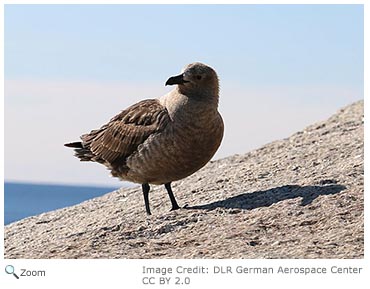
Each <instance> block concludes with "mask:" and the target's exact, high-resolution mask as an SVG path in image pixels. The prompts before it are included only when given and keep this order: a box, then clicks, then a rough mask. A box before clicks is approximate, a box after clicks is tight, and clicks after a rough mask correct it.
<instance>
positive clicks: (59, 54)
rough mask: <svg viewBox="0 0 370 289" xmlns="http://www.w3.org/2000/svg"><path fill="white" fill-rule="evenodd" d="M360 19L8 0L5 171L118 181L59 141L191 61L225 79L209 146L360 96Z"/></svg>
mask: <svg viewBox="0 0 370 289" xmlns="http://www.w3.org/2000/svg"><path fill="white" fill-rule="evenodd" d="M363 21H364V20H363V6H362V5H173V6H170V5H167V6H166V5H5V41H4V43H5V45H4V50H5V153H6V156H5V178H6V179H9V180H25V181H43V182H63V183H97V184H109V185H111V184H118V182H117V181H115V180H113V179H110V178H109V177H108V172H106V171H105V170H104V169H103V168H100V167H98V165H95V164H81V163H79V162H78V161H77V159H74V158H73V157H72V153H71V152H70V151H68V150H66V149H65V148H63V147H62V146H61V144H62V143H63V142H65V141H70V140H77V138H78V136H79V135H80V134H82V133H85V132H87V131H89V130H91V129H93V128H96V127H98V126H100V125H102V124H103V123H104V122H106V121H107V120H108V119H109V118H110V117H111V116H113V115H114V114H116V113H118V112H119V111H120V110H121V109H124V108H125V107H127V106H128V105H130V104H132V103H134V102H137V101H139V100H141V99H143V98H154V97H158V96H160V95H162V94H164V93H166V92H168V90H169V89H171V88H168V87H164V83H165V81H166V79H167V78H168V77H169V76H171V75H175V74H177V73H178V72H179V71H180V70H181V68H182V67H183V66H185V65H186V64H187V63H191V62H194V61H201V62H204V63H207V64H209V65H211V66H212V67H214V68H215V69H216V71H217V72H218V74H219V77H220V81H221V95H220V96H221V100H220V111H221V113H222V114H223V116H224V119H225V124H226V133H225V138H224V141H223V144H222V146H221V148H220V150H219V152H218V153H217V155H216V158H220V157H225V156H228V155H232V154H235V153H239V154H241V153H245V152H247V151H249V150H251V149H253V148H257V147H258V146H260V145H263V144H265V143H267V142H270V141H273V140H275V139H277V138H283V137H287V136H289V135H290V134H291V133H294V132H295V131H297V130H300V129H303V128H304V126H306V125H309V124H311V123H312V122H316V121H319V120H322V119H325V118H326V117H328V116H330V115H331V114H333V113H334V112H335V111H337V110H338V109H339V108H340V107H342V106H344V105H347V104H349V103H351V102H353V101H356V100H359V99H362V98H363V32H364V31H363ZM19 131H22V132H24V133H23V134H19V133H18V132H19ZM25 136H27V137H28V139H27V141H26V143H25V140H24V137H25ZM51 168H54V169H51Z"/></svg>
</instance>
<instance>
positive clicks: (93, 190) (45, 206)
mask: <svg viewBox="0 0 370 289" xmlns="http://www.w3.org/2000/svg"><path fill="white" fill-rule="evenodd" d="M117 189H118V188H117V187H94V186H70V185H54V184H33V183H15V182H5V183H4V224H5V225H7V224H10V223H12V222H15V221H18V220H21V219H23V218H26V217H29V216H34V215H38V214H41V213H44V212H48V211H53V210H55V209H60V208H63V207H68V206H72V205H75V204H78V203H81V202H83V201H85V200H88V199H92V198H95V197H99V196H102V195H104V194H106V193H108V192H112V191H114V190H117Z"/></svg>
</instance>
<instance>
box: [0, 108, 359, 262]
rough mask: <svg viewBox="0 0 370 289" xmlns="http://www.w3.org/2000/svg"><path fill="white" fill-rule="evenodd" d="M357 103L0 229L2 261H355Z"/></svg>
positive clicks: (357, 217) (357, 222)
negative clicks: (159, 177)
mask: <svg viewBox="0 0 370 289" xmlns="http://www.w3.org/2000/svg"><path fill="white" fill-rule="evenodd" d="M363 134H364V128H363V101H360V102H357V103H354V104H352V105H350V106H348V107H346V108H344V109H342V110H340V111H339V112H338V113H337V114H335V115H333V116H332V117H331V118H329V119H328V120H326V121H323V122H319V123H316V124H314V125H311V126H309V127H307V128H306V129H304V130H303V131H300V132H297V133H295V134H294V135H292V136H291V137H289V138H287V139H283V140H279V141H275V142H273V143H270V144H267V145H265V146H263V147H261V148H260V149H257V150H254V151H251V152H249V153H246V154H244V155H234V156H231V157H228V158H225V159H220V160H217V161H213V162H210V163H209V164H208V165H207V166H205V167H204V168H203V169H201V170H200V171H198V172H197V173H195V174H194V175H192V176H190V177H188V178H186V179H184V180H182V181H179V182H175V183H174V184H173V191H174V193H175V195H176V196H177V200H178V202H179V204H180V205H185V204H187V205H188V206H187V208H185V209H181V210H178V211H173V212H169V208H170V201H169V199H168V196H167V193H166V191H165V189H164V187H163V186H157V187H153V188H152V191H151V194H150V201H151V209H152V213H153V215H152V216H150V217H147V216H146V214H145V209H144V202H143V197H142V193H141V189H140V188H139V187H136V188H133V189H125V190H120V191H115V192H112V193H109V194H106V195H104V196H102V197H99V198H96V199H92V200H89V201H86V202H84V203H81V204H79V205H76V206H73V207H68V208H64V209H60V210H56V211H53V212H49V213H44V214H41V215H39V216H35V217H30V218H26V219H23V220H21V221H18V222H16V223H12V224H10V225H8V226H6V227H5V258H363V256H364V202H363V199H364V163H363V159H364V151H363V144H364V139H363Z"/></svg>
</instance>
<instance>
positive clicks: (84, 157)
mask: <svg viewBox="0 0 370 289" xmlns="http://www.w3.org/2000/svg"><path fill="white" fill-rule="evenodd" d="M64 146H66V147H69V148H74V149H75V150H74V151H75V156H76V157H78V158H79V159H80V161H82V162H89V161H97V160H96V156H95V155H94V154H93V153H92V151H91V150H90V149H89V148H85V147H84V146H83V144H82V142H79V141H78V142H71V143H66V144H64Z"/></svg>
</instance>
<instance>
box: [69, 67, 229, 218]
mask: <svg viewBox="0 0 370 289" xmlns="http://www.w3.org/2000/svg"><path fill="white" fill-rule="evenodd" d="M166 85H177V86H176V88H175V89H174V90H172V91H171V92H169V93H168V94H166V95H164V96H162V97H160V98H158V99H147V100H143V101H140V102H138V103H136V104H134V105H132V106H130V107H129V108H127V109H125V110H123V111H122V112H121V113H119V114H118V115H116V116H115V117H113V118H112V119H111V120H110V121H109V122H108V123H107V124H105V125H103V126H102V127H101V128H100V129H97V130H92V131H91V132H90V133H88V134H84V135H82V136H81V140H82V141H81V142H73V143H68V144H65V146H67V147H72V148H75V156H76V157H78V158H79V159H80V160H81V161H93V162H98V163H101V164H103V165H105V166H106V167H107V168H108V169H109V170H110V171H111V174H112V175H113V176H114V177H118V178H120V179H121V180H126V181H130V182H134V183H140V184H142V190H143V194H144V201H145V209H146V212H147V214H148V215H150V214H151V213H150V207H149V190H150V186H149V184H156V185H162V184H164V185H165V187H166V190H167V192H168V195H169V197H170V200H171V204H172V210H177V209H179V208H180V207H179V205H178V204H177V202H176V199H175V196H174V195H173V192H172V189H171V182H173V181H176V180H180V179H183V178H185V177H187V176H189V175H191V174H193V173H194V172H196V171H197V170H199V169H200V168H201V167H203V166H204V165H205V164H206V163H207V162H208V161H209V160H210V159H211V158H212V156H213V155H214V154H215V152H216V151H217V149H218V147H219V146H220V144H221V140H222V137H223V131H224V125H223V121H222V117H221V115H220V114H219V112H218V110H217V108H218V99H219V96H218V94H219V84H218V77H217V74H216V72H215V71H214V70H213V69H212V68H211V67H209V66H207V65H205V64H202V63H199V62H196V63H192V64H189V65H187V66H186V67H185V68H184V69H183V70H182V72H181V74H180V75H177V76H173V77H170V78H169V79H168V80H167V82H166Z"/></svg>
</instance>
